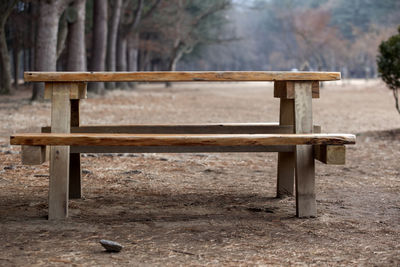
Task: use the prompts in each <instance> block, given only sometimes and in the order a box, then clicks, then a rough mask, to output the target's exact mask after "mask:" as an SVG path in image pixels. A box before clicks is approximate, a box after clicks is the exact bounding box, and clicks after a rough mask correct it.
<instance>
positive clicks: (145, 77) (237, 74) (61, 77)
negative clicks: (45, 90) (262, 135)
mask: <svg viewBox="0 0 400 267" xmlns="http://www.w3.org/2000/svg"><path fill="white" fill-rule="evenodd" d="M24 79H25V81H26V82H216V81H218V82H221V81H225V82H232V81H234V82H243V81H247V82H251V81H266V82H267V81H333V80H340V72H292V71H193V72H184V71H175V72H171V71H165V72H163V71H157V72H155V71H154V72H25V73H24Z"/></svg>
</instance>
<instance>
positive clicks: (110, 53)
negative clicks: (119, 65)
mask: <svg viewBox="0 0 400 267" xmlns="http://www.w3.org/2000/svg"><path fill="white" fill-rule="evenodd" d="M113 3H114V6H113V8H112V14H111V19H110V22H109V27H108V33H107V34H108V36H107V57H106V68H107V71H115V70H116V46H117V34H118V26H119V21H120V18H121V6H122V0H115V1H113ZM106 88H107V89H114V88H115V83H112V82H109V83H106Z"/></svg>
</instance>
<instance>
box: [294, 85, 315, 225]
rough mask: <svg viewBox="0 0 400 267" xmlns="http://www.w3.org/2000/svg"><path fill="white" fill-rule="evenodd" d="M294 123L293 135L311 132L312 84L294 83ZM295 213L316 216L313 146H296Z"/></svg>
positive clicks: (301, 215) (300, 215) (301, 216)
mask: <svg viewBox="0 0 400 267" xmlns="http://www.w3.org/2000/svg"><path fill="white" fill-rule="evenodd" d="M294 87H295V88H294V90H295V91H294V93H295V95H294V124H295V133H296V134H295V135H303V134H307V133H311V132H312V130H313V127H312V125H313V124H312V84H311V82H309V83H304V82H300V83H295V85H294ZM295 162H296V163H295V165H296V166H295V174H296V175H295V176H296V179H295V180H296V215H297V217H300V218H303V217H315V216H317V209H316V200H315V162H314V153H313V147H312V146H309V145H300V144H298V145H297V146H296V152H295Z"/></svg>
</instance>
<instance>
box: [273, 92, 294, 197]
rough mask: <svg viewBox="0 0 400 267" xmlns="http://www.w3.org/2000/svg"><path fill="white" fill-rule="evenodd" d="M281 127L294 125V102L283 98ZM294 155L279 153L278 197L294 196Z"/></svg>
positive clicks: (280, 117) (280, 116) (280, 118)
mask: <svg viewBox="0 0 400 267" xmlns="http://www.w3.org/2000/svg"><path fill="white" fill-rule="evenodd" d="M279 124H280V125H294V100H293V99H286V98H281V103H280V115H279ZM294 166H295V164H294V153H293V152H279V153H278V176H277V179H278V181H277V192H276V196H277V197H284V196H293V190H294Z"/></svg>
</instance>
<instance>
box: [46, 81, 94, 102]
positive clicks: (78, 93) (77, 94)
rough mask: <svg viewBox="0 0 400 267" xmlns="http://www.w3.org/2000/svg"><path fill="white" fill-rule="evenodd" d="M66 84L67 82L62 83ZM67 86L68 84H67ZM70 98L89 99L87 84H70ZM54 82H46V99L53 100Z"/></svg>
mask: <svg viewBox="0 0 400 267" xmlns="http://www.w3.org/2000/svg"><path fill="white" fill-rule="evenodd" d="M62 83H65V82H62ZM65 85H66V84H65ZM68 86H69V92H70V93H69V98H70V99H86V98H87V83H85V82H75V83H74V82H72V83H71V82H70V83H68ZM53 88H55V86H54V82H46V83H45V86H44V99H51V96H52V93H53Z"/></svg>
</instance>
